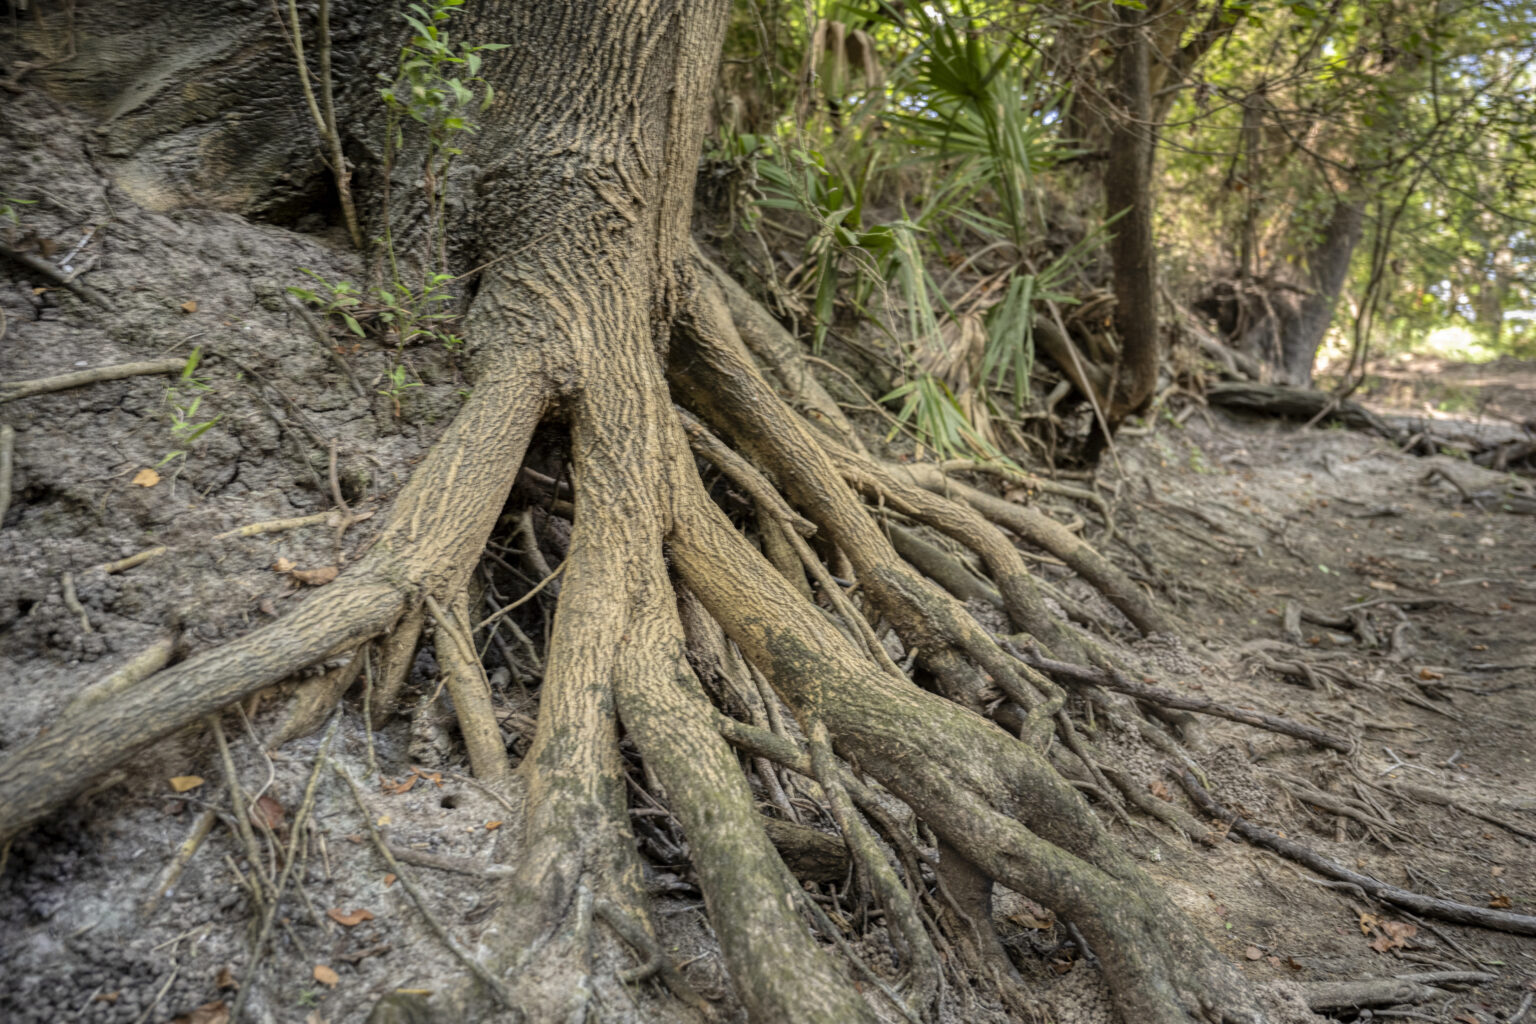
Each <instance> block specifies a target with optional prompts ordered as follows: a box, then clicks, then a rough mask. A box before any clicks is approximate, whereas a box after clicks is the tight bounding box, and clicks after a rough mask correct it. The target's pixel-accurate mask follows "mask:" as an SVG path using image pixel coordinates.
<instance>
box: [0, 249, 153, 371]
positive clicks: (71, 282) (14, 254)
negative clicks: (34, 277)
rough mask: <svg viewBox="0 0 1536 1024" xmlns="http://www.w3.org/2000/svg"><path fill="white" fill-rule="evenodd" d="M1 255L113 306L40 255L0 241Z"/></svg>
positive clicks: (94, 300) (92, 301)
mask: <svg viewBox="0 0 1536 1024" xmlns="http://www.w3.org/2000/svg"><path fill="white" fill-rule="evenodd" d="M0 256H4V257H5V258H6V259H8V260H10V261H11V262H13V263H19V264H21V265H22V266H23V267H26V268H27V269H28V270H30V271H32V272H33V273H34V274H41V275H42V276H43V277H46V278H47V279H48V280H50V281H52V282H53V283H54V284H56V285H58V286H59V287H60V288H67V289H69V290H70V291H72V292H74V293H75V294H76V295H78V296H80V298H82V299H84V300H85V301H86V302H89V303H90V304H91V305H93V306H100V307H101V308H102V309H111V308H112V300H110V299H108V298H107V297H106V296H105V295H103V294H101V292H98V291H97V290H96V289H94V288H92V287H90V286H88V285H85V284H82V283H81V282H79V281H76V280H75V279H74V278H72V277H70V276H69V275H68V274H66V273H65V272H64V270H63V269H62V268H61V267H56V266H54V265H53V264H52V263H49V262H48V261H47V260H45V259H43V258H42V257H40V256H34V255H32V254H31V253H29V252H22V251H21V250H20V249H13V248H11V247H10V246H8V245H6V244H5V243H4V242H0ZM177 369H180V367H179V366H178V367H177ZM0 401H3V399H0Z"/></svg>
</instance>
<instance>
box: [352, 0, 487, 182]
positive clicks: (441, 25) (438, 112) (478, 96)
mask: <svg viewBox="0 0 1536 1024" xmlns="http://www.w3.org/2000/svg"><path fill="white" fill-rule="evenodd" d="M464 2H465V0H435V2H433V3H431V4H429V5H426V6H423V5H422V4H416V3H413V4H411V5H410V8H409V13H406V14H402V15H401V17H402V18H403V19H404V20H405V22H406V23H407V24H408V25H410V27H411V28H412V30H413V34H412V36H411V37H410V39H409V41H407V42H406V44H405V46H403V47H401V49H400V58H399V62H398V64H397V66H396V68H395V74H394V77H393V78H392V79H391V78H390V77H389V76H387V75H382V74H381V75H380V76H379V78H380V79H381V80H383V81H385V82H388V83H389V84H388V85H386V86H385V87H384V88H382V89H380V90H379V96H380V97H381V98H382V99H383V100H384V105H385V107H387V108H388V110H389V112H390V114H391V115H392V118H393V120H392V122H391V127H392V135H391V139H390V141H391V143H392V144H393V145H395V146H396V147H399V146H402V145H404V142H405V137H404V131H403V128H402V127H401V125H400V122H399V118H401V117H404V118H407V119H409V120H412V121H415V122H416V123H418V124H420V125H422V126H423V127H424V128H425V129H426V133H427V138H428V140H429V142H430V145H431V156H429V158H428V160H429V162H430V161H431V160H434V159H437V158H440V157H453V156H457V155H459V154H460V152H461V151H460V150H459V149H457V148H455V147H454V146H453V140H454V138H455V137H456V136H458V135H459V134H460V133H464V132H473V131H474V130H475V127H474V125H473V123H472V122H471V119H470V118H471V114H470V111H471V110H472V109H477V110H480V111H484V110H485V109H486V108H488V107H489V106H490V105H491V103H492V101H493V100H494V99H495V92H494V91H493V90H492V88H491V85H490V83H489V82H487V81H486V80H485V79H483V78H481V77H480V64H481V60H482V58H481V56H480V55H481V54H482V53H486V52H489V51H493V50H503V49H506V44H505V43H480V44H470V43H458V44H457V45H455V44H453V43H452V42H451V41H450V39H449V35H448V29H447V22H448V19H449V17H450V16H451V14H452V12H453V9H454V8H456V7H463V6H464Z"/></svg>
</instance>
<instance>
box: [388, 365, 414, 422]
mask: <svg viewBox="0 0 1536 1024" xmlns="http://www.w3.org/2000/svg"><path fill="white" fill-rule="evenodd" d="M406 374H407V371H406V369H405V364H404V363H396V364H395V365H394V366H392V367H390V369H389V375H388V376H387V377H386V378H385V383H386V384H387V385H388V386H387V387H384V388H381V389H380V390H379V394H381V395H383V396H384V397H385V398H388V399H389V400H390V401H391V402H393V403H394V405H395V418H396V419H399V418H400V396H401V395H403V394H405V392H406V391H407V389H409V388H419V387H421V381H419V380H411V379H410V378H409V377H408V376H407V375H406Z"/></svg>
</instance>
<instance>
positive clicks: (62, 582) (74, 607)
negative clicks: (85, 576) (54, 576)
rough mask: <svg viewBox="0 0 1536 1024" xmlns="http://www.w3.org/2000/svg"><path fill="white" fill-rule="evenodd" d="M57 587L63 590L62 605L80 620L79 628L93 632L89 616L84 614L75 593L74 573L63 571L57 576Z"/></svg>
mask: <svg viewBox="0 0 1536 1024" xmlns="http://www.w3.org/2000/svg"><path fill="white" fill-rule="evenodd" d="M59 587H60V589H62V590H63V591H64V607H65V608H68V609H69V610H70V611H71V612H73V613H74V614H75V616H76V617H77V618H78V619H79V620H80V628H81V629H82V630H83V631H85V632H87V633H94V632H95V630H93V629H92V628H91V617H90V616H89V615H87V614H85V606H84V605H83V604H81V603H80V598H79V597H78V596H76V594H75V576H74V573H68V572H67V573H65V574H64V575H63V576H60V577H59Z"/></svg>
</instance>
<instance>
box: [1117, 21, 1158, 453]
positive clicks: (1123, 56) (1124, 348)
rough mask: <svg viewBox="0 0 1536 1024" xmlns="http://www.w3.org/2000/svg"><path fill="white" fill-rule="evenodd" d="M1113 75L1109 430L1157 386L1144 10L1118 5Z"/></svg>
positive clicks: (1150, 128) (1149, 107)
mask: <svg viewBox="0 0 1536 1024" xmlns="http://www.w3.org/2000/svg"><path fill="white" fill-rule="evenodd" d="M1115 16H1116V18H1117V19H1118V20H1119V25H1118V27H1117V28H1116V29H1115V30H1114V40H1115V59H1114V64H1113V67H1112V76H1113V80H1114V86H1115V96H1116V99H1117V101H1118V102H1117V104H1116V109H1115V110H1114V112H1113V113H1112V114H1111V115H1110V125H1109V163H1108V165H1107V166H1106V167H1105V169H1104V202H1105V206H1106V207H1107V209H1108V213H1109V214H1110V216H1114V215H1116V214H1119V215H1120V219H1119V220H1118V221H1116V222H1115V224H1114V227H1113V228H1112V229H1111V230H1112V231H1113V232H1114V237H1113V239H1112V241H1111V242H1110V247H1109V252H1110V258H1111V260H1112V261H1113V264H1114V284H1115V327H1116V330H1117V332H1118V333H1119V335H1120V373H1119V379H1118V380H1117V381H1116V382H1115V390H1114V395H1113V397H1112V398H1111V400H1110V407H1109V409H1108V410H1106V413H1107V416H1108V419H1109V425H1110V429H1111V430H1113V429H1114V428H1115V427H1117V426H1118V425H1119V424H1120V423H1121V422H1122V421H1123V420H1124V419H1125V417H1126V416H1128V415H1130V414H1131V413H1134V412H1136V411H1138V410H1140V409H1141V408H1142V407H1143V406H1145V405H1146V403H1147V401H1148V400H1149V399H1150V398H1151V397H1152V392H1153V390H1154V389H1155V388H1156V386H1157V366H1158V357H1159V354H1160V353H1159V346H1158V338H1157V264H1156V257H1155V254H1154V252H1153V247H1152V188H1151V184H1152V182H1151V177H1152V143H1153V137H1154V133H1153V125H1152V102H1151V96H1150V85H1149V73H1150V59H1149V58H1150V54H1149V49H1150V47H1149V44H1148V42H1147V36H1146V31H1145V28H1144V24H1143V22H1144V19H1145V12H1143V11H1137V10H1133V9H1132V8H1130V7H1120V6H1117V7H1116V8H1115Z"/></svg>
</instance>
